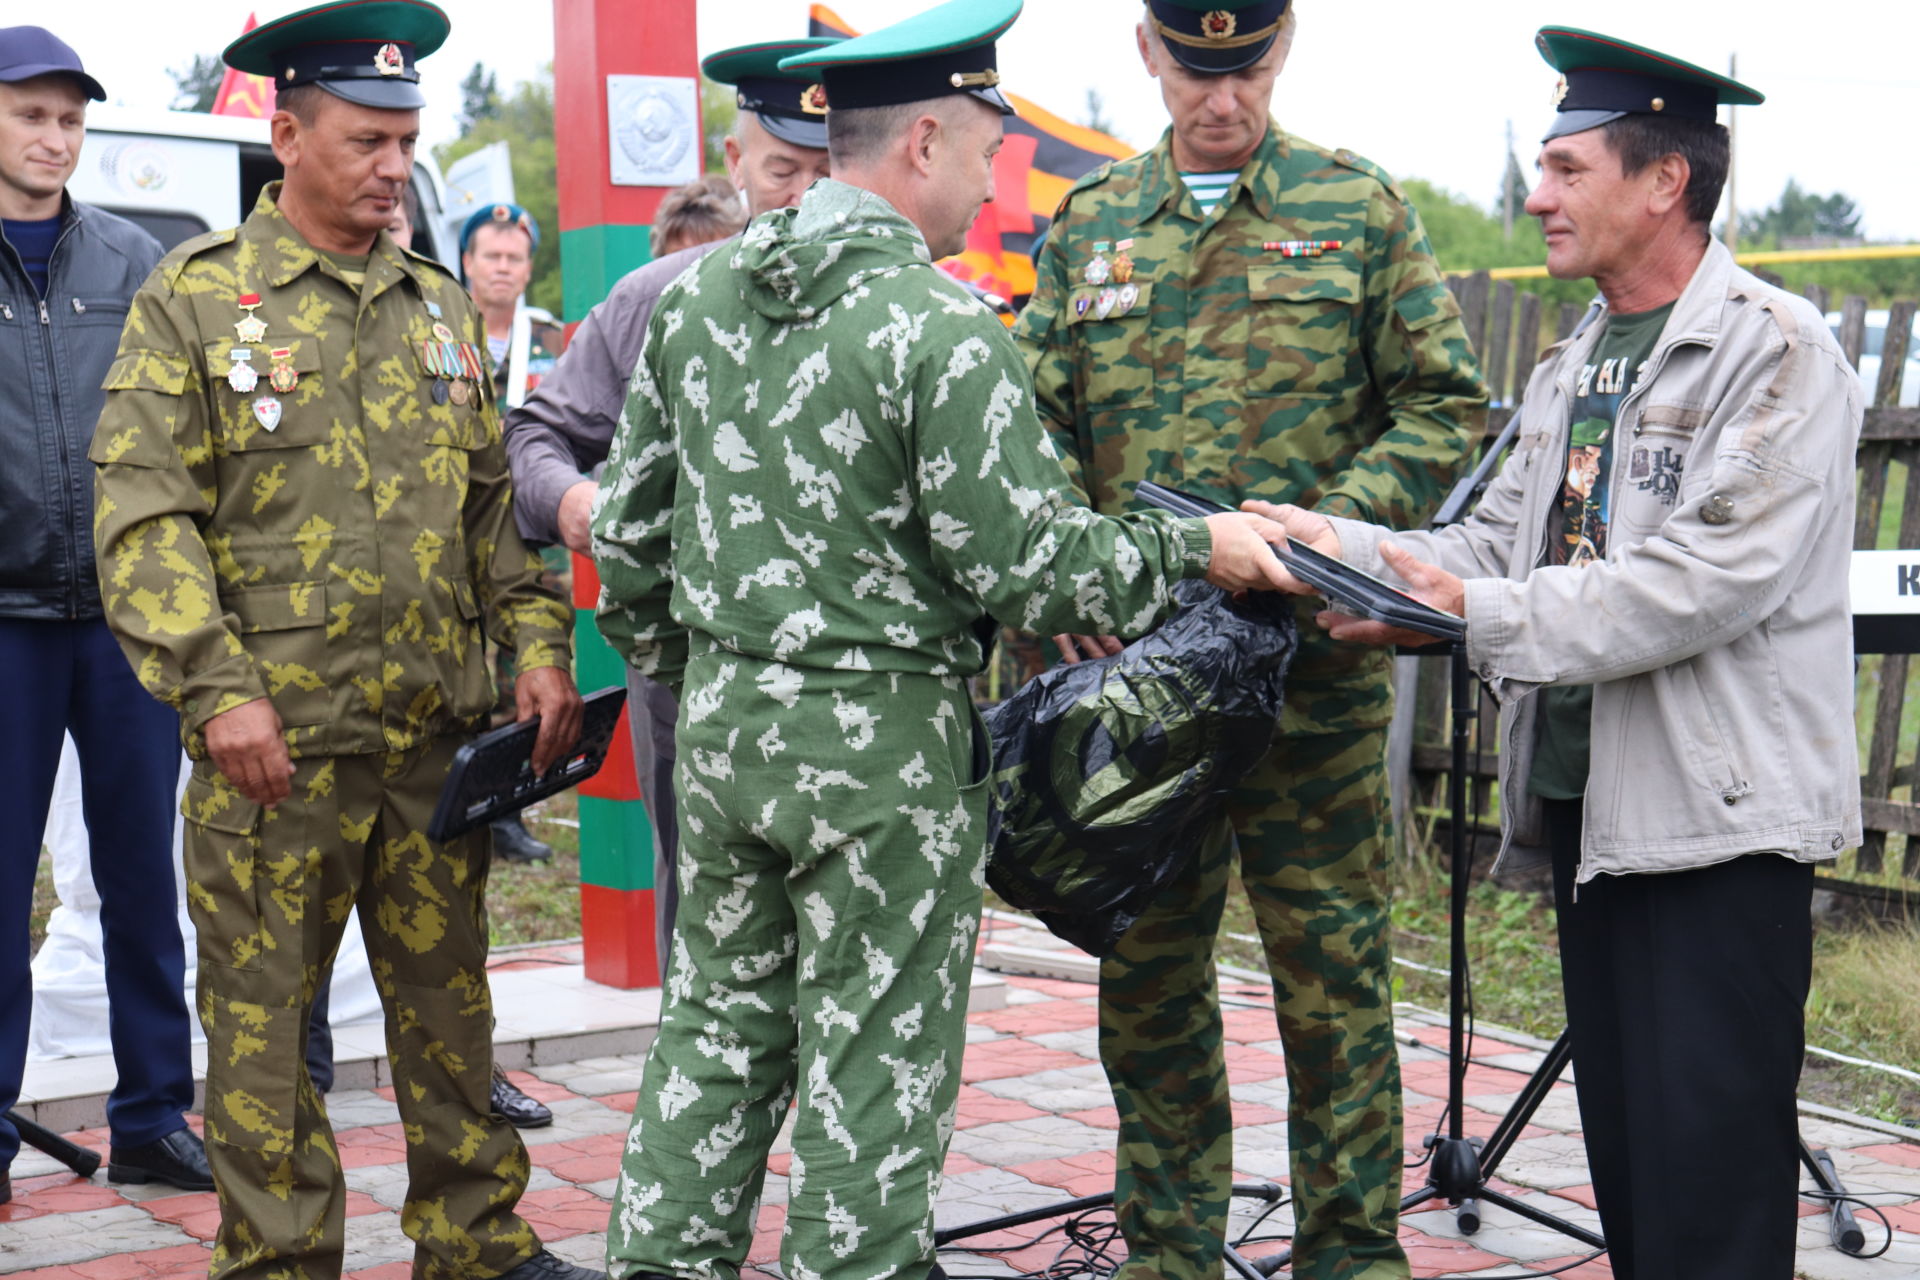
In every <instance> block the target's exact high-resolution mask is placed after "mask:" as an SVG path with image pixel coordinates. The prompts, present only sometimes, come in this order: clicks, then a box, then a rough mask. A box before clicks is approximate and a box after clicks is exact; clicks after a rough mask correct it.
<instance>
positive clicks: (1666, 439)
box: [1250, 27, 1862, 1280]
mask: <svg viewBox="0 0 1920 1280" xmlns="http://www.w3.org/2000/svg"><path fill="white" fill-rule="evenodd" d="M1539 40H1540V46H1541V49H1542V51H1543V53H1544V54H1545V55H1546V57H1547V60H1548V61H1549V62H1551V63H1552V64H1553V65H1554V66H1555V67H1557V68H1559V69H1560V70H1561V71H1562V72H1564V73H1565V75H1564V78H1563V79H1562V81H1561V89H1560V97H1559V99H1558V101H1559V116H1558V119H1557V121H1556V123H1555V125H1554V126H1553V128H1552V129H1551V130H1550V131H1549V133H1548V135H1547V137H1546V139H1545V145H1544V148H1543V150H1542V151H1541V154H1540V172H1541V178H1540V183H1539V185H1538V187H1536V188H1535V190H1534V192H1533V194H1532V196H1531V197H1529V199H1528V201H1527V210H1528V212H1529V213H1532V214H1533V215H1535V216H1536V217H1538V218H1539V219H1540V224H1541V229H1542V230H1543V231H1544V232H1545V233H1546V238H1547V252H1548V259H1547V265H1548V269H1549V270H1550V271H1551V272H1552V273H1553V275H1554V276H1555V277H1556V278H1559V279H1587V278H1590V279H1592V280H1593V282H1594V284H1595V285H1596V286H1597V287H1598V289H1599V291H1600V295H1601V296H1600V298H1599V300H1598V301H1597V302H1596V303H1595V304H1594V308H1593V310H1592V311H1591V312H1590V313H1589V315H1588V318H1587V322H1586V323H1585V324H1584V325H1583V326H1582V327H1581V329H1580V330H1578V331H1577V332H1576V334H1575V335H1574V336H1573V337H1572V338H1570V339H1568V340H1567V341H1565V342H1563V343H1561V344H1560V345H1559V346H1557V347H1555V348H1553V349H1551V350H1550V351H1549V352H1548V353H1547V355H1546V358H1545V359H1544V360H1543V361H1542V363H1541V364H1540V367H1539V368H1538V369H1537V370H1536V371H1535V372H1534V375H1533V378H1532V381H1531V382H1530V383H1529V385H1528V387H1527V393H1526V399H1525V402H1524V408H1523V409H1522V411H1521V412H1522V415H1523V416H1522V429H1521V432H1520V436H1519V441H1518V444H1517V445H1516V447H1515V449H1514V452H1513V456H1512V457H1511V458H1509V459H1508V461H1507V463H1506V465H1505V467H1504V468H1503V469H1502V470H1501V472H1500V475H1499V478H1498V479H1497V480H1496V481H1495V482H1494V484H1493V486H1492V488H1491V489H1490V491H1489V492H1488V494H1487V497H1486V500H1485V501H1484V502H1483V503H1482V504H1481V507H1480V509H1479V510H1478V511H1477V512H1476V513H1475V514H1474V516H1473V517H1472V518H1471V519H1469V520H1467V521H1465V522H1464V523H1461V524H1458V525H1454V526H1451V527H1449V528H1447V529H1444V530H1442V531H1440V532H1437V533H1430V534H1418V533H1414V534H1393V535H1391V537H1392V539H1393V540H1392V541H1391V542H1387V541H1384V539H1385V538H1386V537H1388V536H1389V535H1388V533H1387V531H1386V530H1383V529H1380V528H1377V527H1375V526H1371V525H1364V524H1359V523H1357V522H1354V521H1349V520H1343V519H1338V518H1333V519H1328V518H1326V517H1322V516H1319V515H1315V514H1312V513H1309V512H1305V511H1301V510H1299V509H1297V508H1293V507H1267V506H1265V505H1264V504H1250V505H1251V506H1253V507H1254V508H1255V509H1260V510H1264V511H1266V512H1267V513H1268V514H1271V515H1275V516H1276V517H1278V518H1280V519H1282V520H1284V521H1285V522H1286V524H1287V526H1288V530H1289V532H1290V533H1291V534H1292V535H1293V536H1294V537H1296V538H1299V539H1301V540H1304V541H1307V542H1310V543H1312V544H1313V545H1315V546H1317V547H1318V548H1319V549H1321V550H1323V551H1326V552H1329V553H1332V554H1336V555H1340V556H1342V557H1343V558H1344V559H1346V560H1347V561H1349V562H1351V563H1353V564H1354V565H1356V566H1358V567H1360V568H1363V569H1366V570H1368V571H1370V572H1373V573H1376V574H1380V575H1382V576H1385V577H1387V578H1388V579H1389V580H1396V575H1397V579H1398V580H1404V581H1405V582H1406V583H1408V584H1410V588H1411V590H1412V592H1413V594H1415V595H1417V596H1418V597H1419V598H1421V599H1423V600H1425V601H1426V602H1427V603H1429V604H1433V605H1435V606H1437V607H1439V608H1443V609H1447V610H1451V611H1453V612H1455V613H1459V614H1462V615H1463V616H1464V617H1465V618H1466V619H1467V641H1466V643H1467V649H1468V658H1469V661H1470V662H1471V664H1472V667H1473V669H1474V671H1475V672H1476V673H1477V674H1478V675H1479V676H1480V677H1481V678H1482V679H1483V680H1485V681H1486V682H1487V684H1488V686H1489V687H1490V688H1491V689H1492V690H1493V693H1494V695H1495V697H1497V698H1498V699H1499V700H1500V701H1501V702H1502V703H1503V704H1504V707H1505V714H1504V716H1503V718H1502V727H1501V737H1500V761H1501V775H1502V777H1501V783H1502V785H1501V791H1500V794H1501V823H1502V828H1503V837H1504V839H1503V851H1502V856H1503V857H1510V856H1512V855H1513V854H1515V853H1516V852H1519V851H1521V850H1523V849H1525V848H1526V847H1527V846H1539V845H1541V844H1544V845H1545V848H1546V851H1547V853H1548V854H1549V856H1550V857H1551V860H1552V863H1553V872H1554V881H1555V888H1556V892H1557V896H1558V905H1559V916H1560V947H1561V967H1562V976H1563V981H1564V984H1565V988H1566V997H1567V1014H1568V1023H1569V1028H1570V1030H1571V1033H1572V1039H1573V1057H1574V1063H1575V1066H1576V1068H1577V1070H1578V1081H1577V1086H1578V1090H1579V1097H1580V1110H1581V1118H1582V1121H1583V1127H1584V1129H1585V1131H1586V1143H1587V1154H1588V1158H1589V1161H1590V1164H1591V1166H1592V1172H1593V1181H1594V1193H1595V1197H1596V1199H1597V1201H1598V1204H1599V1209H1600V1217H1601V1222H1602V1225H1603V1227H1604V1229H1605V1233H1606V1237H1607V1242H1608V1245H1609V1247H1610V1252H1611V1254H1612V1262H1613V1268H1614V1274H1615V1275H1616V1276H1620V1277H1625V1278H1627V1280H1680V1278H1682V1277H1684V1278H1685V1280H1787V1277H1789V1276H1791V1275H1792V1273H1793V1249H1794V1228H1795V1222H1796V1211H1795V1183H1796V1165H1797V1154H1798V1147H1797V1136H1798V1135H1797V1129H1796V1118H1795V1105H1794V1094H1795V1088H1796V1085H1797V1082H1798V1078H1799V1071H1800V1059H1801V1054H1802V1032H1803V1019H1802V1013H1801V1009H1802V1005H1803V1004H1804V1002H1805V1000H1806V995H1807V988H1808V983H1809V980H1810V975H1811V965H1812V935H1811V928H1810V925H1809V919H1808V907H1809V899H1810V895H1811V892H1812V887H1813V867H1812V865H1811V864H1813V863H1814V862H1818V861H1821V860H1823V859H1829V858H1832V857H1834V856H1836V855H1837V854H1838V853H1839V852H1840V851H1841V850H1842V849H1844V848H1846V847H1848V846H1849V845H1853V844H1857V843H1858V842H1859V839H1860V792H1859V764H1858V761H1857V759H1856V758H1855V750H1856V748H1855V738H1854V728H1853V719H1852V711H1853V664H1852V629H1851V620H1850V616H1849V608H1848V599H1847V570H1848V557H1849V554H1850V551H1851V548H1852V539H1853V487H1854V446H1855V442H1856V441H1857V439H1858V437H1859V432H1860V422H1861V412H1862V410H1861V392H1860V385H1859V380H1858V378H1857V377H1856V376H1855V375H1854V373H1853V371H1852V370H1851V369H1850V368H1848V367H1847V364H1846V362H1845V360H1844V359H1843V358H1842V356H1841V354H1840V352H1839V349H1838V348H1837V347H1836V345H1835V344H1834V341H1833V339H1832V337H1831V335H1830V334H1829V333H1828V332H1827V328H1826V325H1825V323H1824V322H1823V321H1822V319H1821V317H1820V314H1819V313H1818V312H1817V311H1816V310H1815V309H1814V308H1813V307H1812V306H1810V305H1809V304H1808V303H1806V302H1805V301H1803V300H1801V299H1799V298H1795V297H1792V296H1790V295H1788V294H1786V293H1783V292H1782V291H1780V290H1779V289H1776V288H1773V287H1772V286H1770V285H1767V284H1765V283H1763V282H1762V281H1760V280H1758V279H1756V278H1755V277H1754V276H1752V275H1749V274H1748V273H1747V272H1745V271H1743V270H1741V269H1740V268H1739V267H1737V266H1735V265H1734V262H1733V259H1732V257H1731V255H1729V254H1728V252H1727V250H1726V249H1725V248H1723V247H1722V246H1721V245H1720V244H1718V243H1717V242H1716V241H1714V240H1713V238H1712V235H1711V232H1710V223H1711V220H1712V217H1713V212H1714V208H1715V206H1716V204H1717V203H1718V201H1719V197H1720V189H1721V187H1722V185H1723V183H1724V181H1725V178H1726V173H1727V164H1728V150H1729V148H1728V139H1727V132H1726V130H1725V129H1724V128H1722V127H1721V126H1720V125H1719V124H1717V123H1715V120H1714V115H1715V107H1716V105H1717V104H1718V103H1722V102H1742V103H1757V102H1759V101H1760V95H1759V94H1757V93H1755V92H1754V91H1752V90H1751V89H1748V88H1746V87H1745V86H1743V85H1739V84H1736V83H1735V82H1733V81H1731V80H1727V79H1726V78H1725V77H1722V76H1718V75H1715V74H1714V73H1712V72H1709V71H1705V70H1702V69H1700V68H1698V67H1692V66H1689V65H1688V64H1686V63H1681V62H1678V61H1676V60H1674V59H1671V58H1667V57H1665V56H1664V55H1660V54H1655V53H1653V52H1651V51H1649V50H1644V49H1640V48H1638V47H1637V46H1633V45H1629V44H1626V43H1625V42H1623V41H1618V40H1612V39H1608V38H1606V37H1601V36H1595V35H1593V34H1592V33H1590V32H1583V31H1575V30H1571V29H1567V28H1558V27H1549V28H1546V29H1544V30H1542V31H1541V33H1540V37H1539ZM1302 590H1304V587H1303V588H1302ZM1321 623H1322V625H1323V626H1325V627H1327V629H1328V630H1329V631H1330V632H1331V633H1332V634H1333V635H1334V636H1335V637H1336V638H1343V639H1350V640H1355V641H1361V642H1373V643H1379V642H1384V641H1391V640H1411V641H1412V642H1414V643H1421V642H1423V641H1424V637H1410V636H1407V635H1405V634H1403V633H1398V632H1394V631H1392V630H1390V629H1389V628H1387V627H1384V626H1382V625H1381V624H1378V623H1373V622H1363V621H1361V620H1359V619H1356V618H1353V617H1350V616H1346V615H1341V614H1332V613H1326V614H1322V615H1321Z"/></svg>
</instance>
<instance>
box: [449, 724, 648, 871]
mask: <svg viewBox="0 0 1920 1280" xmlns="http://www.w3.org/2000/svg"><path fill="white" fill-rule="evenodd" d="M582 701H583V702H584V703H585V708H584V714H583V715H582V717H581V722H580V740H579V741H578V742H576V743H574V745H573V752H572V754H570V755H568V756H566V757H565V758H563V759H562V760H561V761H560V762H559V763H558V764H556V765H554V766H553V768H551V769H549V770H547V771H546V773H544V774H535V773H534V771H533V744H534V740H535V739H536V738H538V737H539V735H540V721H539V719H538V718H537V717H536V718H535V719H532V720H528V721H526V722H525V723H523V724H510V725H506V726H504V727H502V728H499V729H495V730H493V731H491V732H489V733H483V734H481V735H480V736H479V737H477V738H475V739H474V740H473V741H472V742H469V743H468V744H467V745H466V746H464V747H462V748H460V750H459V751H457V752H455V753H454V757H453V768H452V769H451V770H449V771H448V773H447V784H446V786H444V787H442V788H441V789H440V803H439V804H437V805H435V806H434V810H433V821H432V822H430V823H428V824H427V838H428V839H430V840H435V841H444V840H451V839H453V838H454V837H455V836H457V835H463V834H465V833H466V832H468V831H471V830H473V829H474V828H475V827H477V826H479V825H481V824H482V823H485V822H492V821H493V820H494V819H495V818H498V817H500V816H501V815H502V814H507V813H513V812H515V811H516V810H519V809H524V808H526V807H527V806H528V805H530V804H532V803H533V802H534V801H536V800H544V799H546V798H547V797H548V796H550V795H553V794H554V793H555V792H558V791H565V790H566V789H567V788H568V787H571V786H575V785H577V784H579V783H582V782H585V781H586V780H587V779H588V778H591V777H592V776H593V775H594V774H596V773H598V772H600V766H601V765H603V764H605V763H606V761H607V751H608V749H609V748H610V747H611V746H612V745H613V735H614V732H615V730H616V729H617V728H618V727H619V724H620V709H621V708H622V707H624V706H626V705H627V691H626V690H625V689H622V688H618V687H615V688H610V689H601V690H600V691H599V692H597V693H590V694H588V695H587V696H586V697H585V698H584V699H583V700H582Z"/></svg>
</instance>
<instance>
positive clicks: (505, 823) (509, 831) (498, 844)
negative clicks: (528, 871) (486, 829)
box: [488, 813, 553, 862]
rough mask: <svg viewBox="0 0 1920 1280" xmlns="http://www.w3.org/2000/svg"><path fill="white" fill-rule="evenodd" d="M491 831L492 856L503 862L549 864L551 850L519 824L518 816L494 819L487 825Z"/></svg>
mask: <svg viewBox="0 0 1920 1280" xmlns="http://www.w3.org/2000/svg"><path fill="white" fill-rule="evenodd" d="M488 825H489V826H490V827H491V828H492V829H493V856H494V857H496V858H499V859H500V860H501V861H503V862H551V861H552V860H553V848H552V846H551V845H548V844H547V843H545V842H544V841H541V840H536V839H534V837H533V833H532V832H530V831H528V830H527V829H526V827H525V826H523V825H522V824H521V822H520V815H519V814H517V813H510V814H508V815H507V816H506V817H504V818H495V819H494V820H493V821H492V822H491V823H489V824H488Z"/></svg>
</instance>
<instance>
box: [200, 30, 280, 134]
mask: <svg viewBox="0 0 1920 1280" xmlns="http://www.w3.org/2000/svg"><path fill="white" fill-rule="evenodd" d="M259 25H260V23H259V22H258V21H257V20H256V19H255V18H254V15H253V14H251V13H250V14H248V15H247V25H246V26H244V27H242V28H240V34H241V35H245V34H247V32H249V31H251V30H253V29H254V28H255V27H257V26H259ZM273 98H274V94H273V81H272V80H271V79H270V78H268V77H267V76H251V75H248V74H247V73H246V72H244V71H235V70H234V69H233V68H232V67H228V68H227V74H226V75H224V76H222V77H220V92H219V93H217V94H215V95H214V99H213V114H214V115H216V116H251V117H252V118H253V119H255V120H264V119H266V118H267V117H268V116H270V115H272V114H273Z"/></svg>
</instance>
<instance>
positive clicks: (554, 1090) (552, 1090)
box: [507, 1071, 580, 1102]
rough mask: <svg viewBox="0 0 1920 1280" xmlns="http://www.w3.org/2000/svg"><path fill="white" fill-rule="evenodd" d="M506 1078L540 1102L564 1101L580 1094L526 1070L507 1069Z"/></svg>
mask: <svg viewBox="0 0 1920 1280" xmlns="http://www.w3.org/2000/svg"><path fill="white" fill-rule="evenodd" d="M507 1079H509V1080H511V1081H512V1082H513V1083H514V1084H515V1085H517V1086H518V1087H519V1089H520V1091H521V1092H522V1093H524V1094H526V1095H527V1096H528V1097H529V1098H534V1099H537V1100H538V1101H541V1102H565V1101H567V1100H568V1099H569V1098H577V1097H579V1096H580V1095H579V1094H577V1093H575V1092H574V1091H573V1090H571V1089H569V1088H567V1087H566V1086H565V1085H561V1084H549V1083H547V1082H546V1081H545V1080H542V1079H541V1078H540V1077H539V1076H536V1075H533V1074H531V1073H529V1072H526V1071H509V1072H507Z"/></svg>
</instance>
